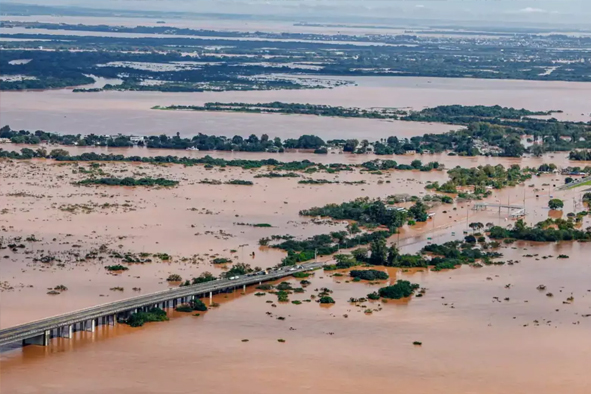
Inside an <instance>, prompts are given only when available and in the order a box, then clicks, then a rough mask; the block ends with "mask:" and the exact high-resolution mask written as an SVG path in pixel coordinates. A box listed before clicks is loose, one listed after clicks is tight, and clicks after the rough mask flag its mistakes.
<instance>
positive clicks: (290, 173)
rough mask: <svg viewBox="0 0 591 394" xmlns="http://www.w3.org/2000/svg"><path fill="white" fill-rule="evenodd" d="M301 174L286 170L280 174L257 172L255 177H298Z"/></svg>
mask: <svg viewBox="0 0 591 394" xmlns="http://www.w3.org/2000/svg"><path fill="white" fill-rule="evenodd" d="M300 176H301V175H299V174H296V173H295V172H288V173H285V174H281V173H279V172H272V171H271V172H268V173H265V174H257V175H255V176H254V177H255V178H299V177H300Z"/></svg>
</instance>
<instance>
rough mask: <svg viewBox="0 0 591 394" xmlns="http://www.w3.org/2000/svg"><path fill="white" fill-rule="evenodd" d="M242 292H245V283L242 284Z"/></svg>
mask: <svg viewBox="0 0 591 394" xmlns="http://www.w3.org/2000/svg"><path fill="white" fill-rule="evenodd" d="M242 292H243V293H246V285H242Z"/></svg>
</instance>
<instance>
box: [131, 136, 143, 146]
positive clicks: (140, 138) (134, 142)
mask: <svg viewBox="0 0 591 394" xmlns="http://www.w3.org/2000/svg"><path fill="white" fill-rule="evenodd" d="M129 141H130V142H131V143H132V144H137V143H138V142H144V137H138V136H135V135H132V136H130V137H129Z"/></svg>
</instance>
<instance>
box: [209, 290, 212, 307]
mask: <svg viewBox="0 0 591 394" xmlns="http://www.w3.org/2000/svg"><path fill="white" fill-rule="evenodd" d="M211 304H213V292H211V291H210V292H209V305H211Z"/></svg>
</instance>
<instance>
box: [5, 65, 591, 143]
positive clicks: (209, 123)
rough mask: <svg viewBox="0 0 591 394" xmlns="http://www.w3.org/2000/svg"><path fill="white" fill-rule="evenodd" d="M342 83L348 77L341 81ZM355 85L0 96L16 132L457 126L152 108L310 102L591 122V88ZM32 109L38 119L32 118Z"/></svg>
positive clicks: (398, 82)
mask: <svg viewBox="0 0 591 394" xmlns="http://www.w3.org/2000/svg"><path fill="white" fill-rule="evenodd" d="M336 79H347V80H350V79H351V80H352V78H341V77H338V78H336ZM354 80H355V82H356V83H357V86H346V87H338V88H333V89H321V90H291V91H251V92H204V93H159V92H100V93H72V92H71V90H50V91H44V92H2V93H1V105H0V123H1V124H3V125H5V124H9V125H10V126H11V127H13V128H15V129H29V130H37V129H41V130H46V131H52V132H60V133H81V134H88V133H95V134H116V133H125V134H137V135H156V134H162V133H165V134H174V133H176V132H180V133H181V134H182V135H183V136H192V135H195V134H197V133H204V134H216V135H226V136H233V135H236V134H239V135H249V134H256V135H260V134H262V133H267V134H269V135H270V136H271V137H281V138H294V137H299V136H301V135H302V134H316V135H318V136H320V137H322V138H326V139H331V138H358V139H369V140H376V139H379V138H385V137H389V136H393V135H395V136H398V137H412V136H415V135H422V134H424V133H443V132H446V131H449V130H451V129H457V128H459V127H457V126H450V125H442V124H427V123H415V122H401V121H384V120H370V119H343V118H330V117H317V116H306V115H289V116H288V115H277V114H265V115H261V114H243V113H214V112H189V111H157V110H152V109H151V108H152V107H153V106H155V105H161V106H168V105H199V104H203V103H205V102H211V101H214V102H215V101H218V102H248V103H259V102H271V101H283V102H294V103H312V104H327V105H340V106H347V107H362V108H371V107H395V108H412V109H417V110H419V109H422V108H425V107H433V106H437V105H450V104H462V105H476V104H478V105H502V106H508V107H517V108H527V109H530V110H551V109H554V110H563V111H564V113H562V114H554V116H555V117H556V118H559V119H562V120H575V121H589V120H591V118H590V116H591V103H590V102H589V100H588V97H591V84H585V83H568V82H538V81H497V80H479V79H450V78H405V77H363V78H355V79H354ZM32 111H34V113H35V116H31V112H32Z"/></svg>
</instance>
